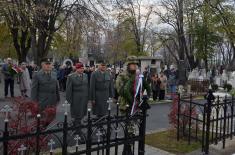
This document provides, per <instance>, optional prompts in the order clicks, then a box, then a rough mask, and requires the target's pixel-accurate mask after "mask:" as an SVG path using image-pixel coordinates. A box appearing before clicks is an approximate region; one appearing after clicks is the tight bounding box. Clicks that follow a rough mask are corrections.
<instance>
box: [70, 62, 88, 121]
mask: <svg viewBox="0 0 235 155" xmlns="http://www.w3.org/2000/svg"><path fill="white" fill-rule="evenodd" d="M75 68H76V72H74V73H72V74H70V75H69V76H68V78H67V84H66V100H67V101H68V102H69V103H70V104H71V117H72V118H73V119H74V125H80V124H81V120H82V118H83V117H84V116H85V115H86V112H87V104H88V94H89V84H88V77H87V75H86V74H85V73H84V66H83V64H82V63H77V64H76V65H75Z"/></svg>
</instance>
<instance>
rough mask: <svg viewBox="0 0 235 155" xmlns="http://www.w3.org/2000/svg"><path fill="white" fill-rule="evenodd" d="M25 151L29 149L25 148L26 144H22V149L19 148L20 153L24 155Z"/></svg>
mask: <svg viewBox="0 0 235 155" xmlns="http://www.w3.org/2000/svg"><path fill="white" fill-rule="evenodd" d="M25 150H27V148H26V147H25V146H24V144H22V145H21V146H20V148H18V152H19V153H20V155H24V151H25Z"/></svg>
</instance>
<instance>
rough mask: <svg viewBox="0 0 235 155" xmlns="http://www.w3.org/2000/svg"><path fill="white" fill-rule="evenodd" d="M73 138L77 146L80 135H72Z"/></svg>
mask: <svg viewBox="0 0 235 155" xmlns="http://www.w3.org/2000/svg"><path fill="white" fill-rule="evenodd" d="M74 140H75V141H76V147H78V146H79V145H78V141H79V140H81V137H80V136H79V135H76V136H75V137H74Z"/></svg>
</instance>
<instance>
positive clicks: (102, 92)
mask: <svg viewBox="0 0 235 155" xmlns="http://www.w3.org/2000/svg"><path fill="white" fill-rule="evenodd" d="M113 89H114V88H113V80H112V79H111V76H110V73H109V72H108V71H107V70H106V64H105V63H104V62H103V61H102V62H100V65H99V68H98V70H97V71H95V72H93V73H92V74H91V80H90V95H91V102H92V106H93V114H94V115H96V116H97V117H102V116H104V115H107V112H108V103H107V100H108V99H109V98H113V96H114V90H113Z"/></svg>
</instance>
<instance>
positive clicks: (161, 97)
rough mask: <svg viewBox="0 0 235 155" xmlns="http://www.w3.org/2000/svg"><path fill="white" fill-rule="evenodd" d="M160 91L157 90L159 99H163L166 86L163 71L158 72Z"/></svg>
mask: <svg viewBox="0 0 235 155" xmlns="http://www.w3.org/2000/svg"><path fill="white" fill-rule="evenodd" d="M160 81H161V84H160V92H159V100H164V99H165V92H166V87H167V77H166V76H165V75H164V73H163V72H161V73H160Z"/></svg>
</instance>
